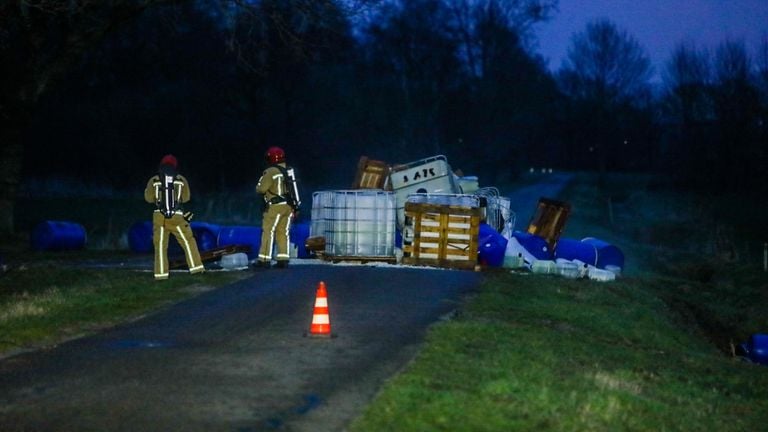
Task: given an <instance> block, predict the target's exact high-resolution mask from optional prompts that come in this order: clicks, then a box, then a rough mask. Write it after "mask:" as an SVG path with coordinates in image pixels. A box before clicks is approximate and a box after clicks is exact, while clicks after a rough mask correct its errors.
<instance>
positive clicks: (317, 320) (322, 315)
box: [309, 281, 331, 337]
mask: <svg viewBox="0 0 768 432" xmlns="http://www.w3.org/2000/svg"><path fill="white" fill-rule="evenodd" d="M309 335H310V336H316V337H331V317H330V315H328V293H327V292H326V290H325V282H323V281H320V283H318V284H317V294H316V296H315V311H314V313H313V314H312V325H310V326H309Z"/></svg>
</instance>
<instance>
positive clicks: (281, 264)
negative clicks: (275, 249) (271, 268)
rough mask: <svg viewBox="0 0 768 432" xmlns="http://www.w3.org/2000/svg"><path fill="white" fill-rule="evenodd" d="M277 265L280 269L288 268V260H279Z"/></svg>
mask: <svg viewBox="0 0 768 432" xmlns="http://www.w3.org/2000/svg"><path fill="white" fill-rule="evenodd" d="M275 267H277V268H279V269H284V268H288V260H278V261H277V264H275Z"/></svg>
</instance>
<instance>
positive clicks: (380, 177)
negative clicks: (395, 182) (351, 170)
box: [352, 156, 392, 190]
mask: <svg viewBox="0 0 768 432" xmlns="http://www.w3.org/2000/svg"><path fill="white" fill-rule="evenodd" d="M389 172H390V167H389V165H387V163H386V162H382V161H377V160H372V159H368V158H367V157H366V156H361V157H360V160H359V161H358V162H357V174H355V181H354V183H352V189H384V190H391V189H392V185H391V184H390V182H389Z"/></svg>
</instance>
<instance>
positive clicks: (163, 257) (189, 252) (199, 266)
mask: <svg viewBox="0 0 768 432" xmlns="http://www.w3.org/2000/svg"><path fill="white" fill-rule="evenodd" d="M171 234H173V236H174V237H176V240H177V241H178V242H179V245H181V248H182V249H183V250H184V258H186V260H187V266H189V272H190V273H200V272H202V271H204V270H205V267H204V266H203V262H202V260H201V259H200V252H199V251H198V250H197V242H196V241H195V236H194V235H193V234H192V229H191V228H190V227H189V222H187V220H186V219H184V217H183V216H182V215H181V212H179V213H176V214H174V215H173V216H171V217H170V218H166V217H165V216H163V214H162V213H160V211H155V212H154V213H153V214H152V243H153V244H154V245H155V279H168V274H169V273H170V269H169V263H168V241H169V240H170V235H171Z"/></svg>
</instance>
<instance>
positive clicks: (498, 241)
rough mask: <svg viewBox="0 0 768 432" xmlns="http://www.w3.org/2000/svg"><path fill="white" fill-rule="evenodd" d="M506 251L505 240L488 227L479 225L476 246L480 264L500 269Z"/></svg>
mask: <svg viewBox="0 0 768 432" xmlns="http://www.w3.org/2000/svg"><path fill="white" fill-rule="evenodd" d="M506 250H507V239H506V238H504V236H502V235H501V234H499V232H498V231H496V230H495V229H493V227H491V226H490V225H488V224H485V223H481V224H480V233H479V235H478V245H477V252H478V259H479V261H480V263H481V264H483V265H487V266H490V267H501V265H502V264H504V252H505V251H506Z"/></svg>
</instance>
